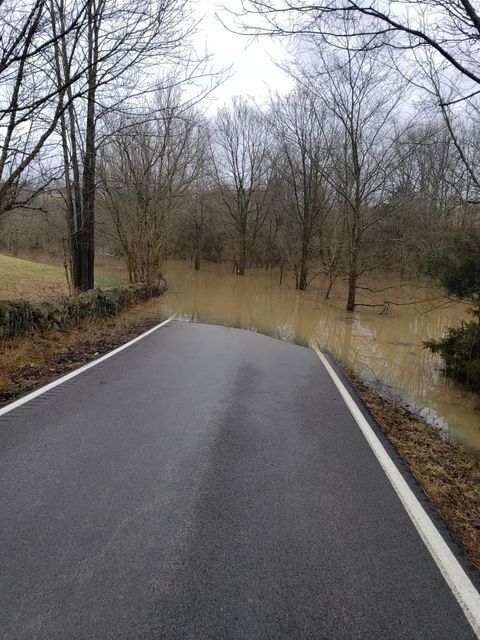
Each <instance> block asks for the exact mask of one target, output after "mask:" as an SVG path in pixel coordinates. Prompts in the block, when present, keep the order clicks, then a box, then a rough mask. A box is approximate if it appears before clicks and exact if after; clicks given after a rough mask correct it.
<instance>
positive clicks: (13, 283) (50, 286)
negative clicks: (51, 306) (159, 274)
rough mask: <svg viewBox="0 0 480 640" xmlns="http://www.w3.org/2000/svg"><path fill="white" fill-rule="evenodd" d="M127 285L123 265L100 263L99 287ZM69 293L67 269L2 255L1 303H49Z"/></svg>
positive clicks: (97, 270) (0, 259)
mask: <svg viewBox="0 0 480 640" xmlns="http://www.w3.org/2000/svg"><path fill="white" fill-rule="evenodd" d="M125 282H126V278H125V271H124V268H123V265H122V264H121V263H119V262H118V261H116V260H111V261H99V263H98V266H97V269H96V285H97V286H98V287H114V286H117V285H121V284H124V283H125ZM66 293H68V288H67V281H66V278H65V270H64V268H63V267H61V266H57V265H54V264H46V263H43V262H34V261H32V260H24V259H22V258H14V257H13V256H7V255H2V254H0V299H2V300H6V299H8V300H16V299H18V298H26V299H27V300H45V299H46V298H52V297H55V296H58V295H62V294H66Z"/></svg>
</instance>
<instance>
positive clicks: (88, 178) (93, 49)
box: [80, 0, 98, 291]
mask: <svg viewBox="0 0 480 640" xmlns="http://www.w3.org/2000/svg"><path fill="white" fill-rule="evenodd" d="M92 4H93V2H92V0H90V2H89V4H88V19H89V21H88V30H89V32H88V46H89V51H88V55H89V62H91V66H90V68H89V71H88V94H87V121H86V134H85V164H84V167H83V194H82V201H83V221H82V222H83V224H82V229H81V243H80V256H81V260H80V263H81V264H80V289H81V291H87V290H88V289H93V287H94V263H95V165H96V145H95V129H96V126H95V93H96V87H97V63H98V56H97V45H98V42H97V40H98V25H97V16H96V15H93V14H92Z"/></svg>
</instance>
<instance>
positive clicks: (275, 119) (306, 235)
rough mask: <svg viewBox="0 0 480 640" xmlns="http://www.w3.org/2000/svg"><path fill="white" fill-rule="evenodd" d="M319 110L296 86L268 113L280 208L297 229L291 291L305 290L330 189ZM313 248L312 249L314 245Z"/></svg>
mask: <svg viewBox="0 0 480 640" xmlns="http://www.w3.org/2000/svg"><path fill="white" fill-rule="evenodd" d="M323 112H324V107H323V109H322V108H321V106H320V104H319V100H318V98H316V97H315V96H313V95H312V93H311V92H309V91H308V90H307V89H306V88H304V87H302V86H299V87H297V89H296V90H294V91H293V92H292V93H291V94H289V95H288V96H287V97H286V98H284V99H278V98H277V100H276V101H275V102H274V103H273V105H272V108H271V123H272V128H273V132H274V134H275V136H276V139H277V144H278V145H279V151H280V153H279V156H280V157H279V159H280V158H282V160H283V162H282V161H280V162H278V160H277V164H278V167H279V169H277V173H278V172H280V176H281V181H282V183H283V187H284V191H285V200H284V202H285V204H284V206H285V208H286V211H287V215H288V216H289V217H290V218H291V220H292V221H293V224H294V228H296V229H297V233H296V236H297V237H298V240H299V242H298V245H299V246H298V254H297V260H296V267H297V268H296V273H297V278H296V286H297V288H298V289H300V290H301V291H304V290H305V289H306V288H307V284H308V276H309V272H310V269H311V266H312V261H313V259H314V258H315V257H316V255H317V256H318V254H319V253H320V249H321V236H322V230H323V226H324V224H325V221H326V218H327V216H328V214H329V213H330V211H331V207H332V190H331V188H330V187H329V184H328V182H327V180H326V179H325V167H326V165H327V163H328V154H329V152H330V150H329V149H328V140H325V136H324V135H322V131H321V127H322V122H323V120H324V113H323ZM314 244H316V246H314Z"/></svg>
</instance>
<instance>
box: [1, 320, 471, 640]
mask: <svg viewBox="0 0 480 640" xmlns="http://www.w3.org/2000/svg"><path fill="white" fill-rule="evenodd" d="M0 491H1V494H0V638H2V639H5V640H7V639H8V640H27V639H28V640H33V639H35V640H57V639H62V640H63V639H65V640H77V639H78V640H80V639H81V640H94V639H95V640H96V639H98V640H120V639H122V640H123V639H125V640H136V639H143V640H153V639H160V638H172V639H179V640H180V639H185V640H187V639H192V640H193V639H198V640H202V639H207V638H212V639H232V640H233V639H244V638H245V639H246V638H248V639H250V638H252V639H253V638H262V639H263V638H265V639H267V638H268V639H272V640H273V639H275V640H280V639H291V640H295V639H297V638H298V639H299V638H302V639H307V638H309V639H310V638H312V639H316V640H351V639H352V640H353V639H358V640H400V639H402V640H403V639H404V640H417V639H418V640H429V639H431V640H474V634H473V632H472V631H471V630H470V627H469V625H468V623H467V622H466V620H465V618H464V616H463V613H462V611H461V609H460V607H459V605H458V604H457V602H456V600H455V599H454V597H453V595H452V594H451V592H450V591H449V589H448V587H447V585H446V583H445V582H444V580H443V578H442V576H441V575H440V572H439V570H438V569H437V567H436V565H435V564H434V562H433V560H432V558H431V557H430V555H429V553H428V551H427V549H426V547H425V546H424V544H423V542H422V541H421V540H420V538H419V536H418V534H417V533H416V531H415V529H414V527H413V525H412V524H411V522H410V520H409V518H408V516H407V514H406V512H405V511H404V509H403V507H402V506H401V503H400V501H399V499H398V498H397V496H396V494H395V493H394V490H393V489H392V488H391V486H390V484H389V482H388V480H387V478H386V477H385V475H384V473H383V471H382V470H381V468H380V466H379V464H378V462H377V461H376V459H375V457H374V455H373V454H372V452H371V451H370V449H369V447H368V445H367V443H366V441H365V440H364V438H363V436H362V434H361V433H360V431H359V429H358V427H357V426H356V425H355V423H354V421H353V419H352V418H351V416H350V414H349V412H348V410H347V408H346V406H345V405H344V403H343V401H342V399H341V397H340V396H339V394H338V392H337V391H336V389H335V387H334V385H333V383H332V382H331V381H330V378H329V377H328V375H327V373H326V371H325V370H324V368H323V366H322V365H321V363H320V361H319V360H318V358H317V357H316V355H315V354H314V353H313V352H312V351H310V350H308V349H306V348H303V347H298V346H295V345H292V344H287V343H284V342H280V341H277V340H274V339H272V338H268V337H265V336H262V335H258V334H255V333H250V332H246V331H241V330H237V329H228V328H224V327H215V326H208V325H201V324H188V323H182V322H173V323H171V324H170V325H168V326H166V327H164V328H162V329H159V330H158V331H156V332H154V333H153V334H151V335H149V336H148V337H146V338H144V339H143V340H141V341H139V342H138V343H136V344H135V345H133V346H131V347H129V348H128V349H126V350H124V351H123V352H121V353H119V354H117V355H115V356H113V357H112V358H110V359H108V360H106V361H104V362H102V363H100V364H99V365H97V366H95V367H93V368H91V369H89V370H88V371H86V372H84V373H82V374H81V375H79V376H78V377H76V378H74V379H72V380H70V381H68V382H66V383H64V384H62V385H60V386H58V387H56V388H54V389H52V390H51V391H49V392H47V393H45V394H43V395H41V396H39V397H38V398H36V399H34V400H32V401H30V402H28V403H26V404H24V405H22V406H21V407H19V408H17V409H15V410H13V411H11V412H10V413H8V414H6V415H4V416H3V417H1V418H0Z"/></svg>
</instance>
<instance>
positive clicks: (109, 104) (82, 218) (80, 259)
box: [49, 0, 192, 291]
mask: <svg viewBox="0 0 480 640" xmlns="http://www.w3.org/2000/svg"><path fill="white" fill-rule="evenodd" d="M49 2H50V5H49V6H50V17H51V24H52V29H53V31H54V33H59V34H61V35H60V36H59V37H58V38H57V41H56V47H55V62H56V66H55V69H56V81H57V86H58V87H59V88H60V87H62V86H66V87H67V90H66V96H65V97H66V100H67V103H68V108H65V109H62V115H61V118H60V133H61V139H62V147H63V164H64V181H65V185H64V190H63V192H64V195H65V210H66V216H67V221H68V227H69V236H70V251H71V256H72V282H73V288H74V290H76V291H78V290H86V289H89V288H92V287H93V285H94V255H95V248H94V230H95V192H96V182H97V181H96V158H97V152H98V147H99V143H100V139H101V127H102V123H103V122H104V120H105V116H106V115H108V114H109V113H111V112H112V111H117V112H121V113H123V114H130V115H131V113H132V110H133V111H135V110H136V109H138V103H139V98H140V96H141V95H143V96H148V95H149V93H150V92H151V91H152V87H153V83H154V82H156V79H155V78H154V77H153V76H152V73H151V71H150V70H149V69H148V66H149V65H152V64H153V63H154V62H155V61H157V60H158V59H159V58H160V57H161V59H162V63H163V64H165V63H167V62H168V61H170V62H172V61H174V60H175V61H176V59H177V56H180V57H181V56H182V55H185V59H188V56H186V54H185V50H184V48H185V46H186V41H187V39H188V35H189V33H190V30H191V29H192V22H191V20H189V12H188V10H187V8H186V5H187V3H186V0H161V1H160V2H154V1H153V0H133V1H132V2H129V4H128V10H127V11H126V10H125V7H124V5H123V3H121V2H119V1H118V0H87V1H86V21H85V24H84V25H83V28H82V29H80V30H78V31H77V32H75V33H66V30H65V28H64V24H66V23H68V22H69V20H70V12H71V10H72V9H71V5H70V3H67V2H65V0H49ZM81 69H84V73H79V70H81ZM75 92H77V93H78V94H80V95H81V96H84V98H83V99H82V100H73V99H72V96H73V94H74V93H75ZM61 97H62V99H63V95H62V96H61ZM143 99H144V100H145V98H143Z"/></svg>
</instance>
